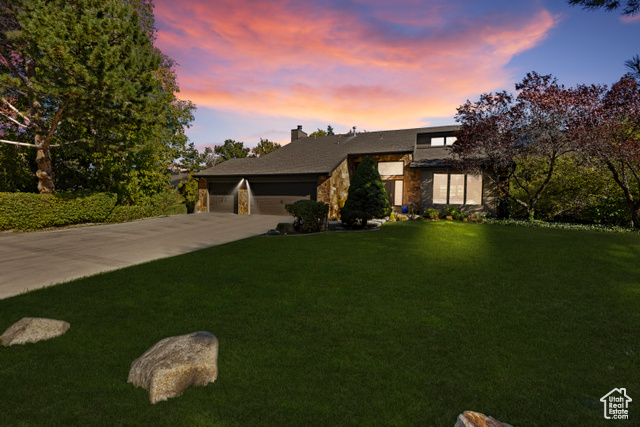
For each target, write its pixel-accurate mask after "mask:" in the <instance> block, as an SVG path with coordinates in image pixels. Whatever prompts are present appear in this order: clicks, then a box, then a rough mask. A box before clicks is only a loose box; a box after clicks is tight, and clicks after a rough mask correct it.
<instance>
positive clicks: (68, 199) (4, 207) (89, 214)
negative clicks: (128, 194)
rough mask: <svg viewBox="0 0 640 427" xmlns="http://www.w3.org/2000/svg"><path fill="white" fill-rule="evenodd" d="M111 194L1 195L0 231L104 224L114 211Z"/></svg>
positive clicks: (112, 195)
mask: <svg viewBox="0 0 640 427" xmlns="http://www.w3.org/2000/svg"><path fill="white" fill-rule="evenodd" d="M116 199H117V196H116V195H115V194H112V193H93V194H91V193H79V192H58V193H57V194H55V195H46V194H35V193H0V230H11V229H15V230H37V229H41V228H47V227H61V226H65V225H72V224H82V223H87V222H103V221H105V219H106V218H107V217H108V215H109V214H110V213H111V212H112V211H113V209H114V206H115V204H116Z"/></svg>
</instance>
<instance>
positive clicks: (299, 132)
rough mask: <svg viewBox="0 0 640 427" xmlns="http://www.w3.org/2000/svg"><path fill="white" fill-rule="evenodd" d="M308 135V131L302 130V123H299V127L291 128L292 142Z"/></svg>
mask: <svg viewBox="0 0 640 427" xmlns="http://www.w3.org/2000/svg"><path fill="white" fill-rule="evenodd" d="M306 136H307V133H306V132H305V131H303V130H302V125H298V129H291V142H293V141H295V140H296V139H300V138H304V137H306Z"/></svg>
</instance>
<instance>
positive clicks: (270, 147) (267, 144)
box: [249, 138, 281, 157]
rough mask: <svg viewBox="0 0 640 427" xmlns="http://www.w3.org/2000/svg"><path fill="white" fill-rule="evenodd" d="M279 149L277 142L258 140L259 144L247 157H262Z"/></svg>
mask: <svg viewBox="0 0 640 427" xmlns="http://www.w3.org/2000/svg"><path fill="white" fill-rule="evenodd" d="M280 147H281V146H280V144H278V143H277V142H273V141H269V140H268V139H262V138H260V143H259V144H258V145H257V146H255V147H254V148H252V149H251V155H250V156H249V157H262V156H264V155H265V154H269V153H271V152H273V151H276V150H277V149H278V148H280Z"/></svg>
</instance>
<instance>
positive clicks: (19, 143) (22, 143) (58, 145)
mask: <svg viewBox="0 0 640 427" xmlns="http://www.w3.org/2000/svg"><path fill="white" fill-rule="evenodd" d="M80 141H82V139H76V140H75V141H69V142H63V143H61V144H54V145H50V146H49V147H60V146H62V145H65V144H75V143H76V142H80ZM0 142H4V143H5V144H13V145H20V146H23V147H36V148H38V145H36V144H28V143H26V142H15V141H7V140H6V139H0Z"/></svg>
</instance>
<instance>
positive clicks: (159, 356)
mask: <svg viewBox="0 0 640 427" xmlns="http://www.w3.org/2000/svg"><path fill="white" fill-rule="evenodd" d="M217 377H218V339H217V338H216V337H215V335H213V334H212V333H210V332H205V331H200V332H193V333H191V334H187V335H180V336H177V337H169V338H165V339H163V340H161V341H159V342H158V343H156V344H155V345H154V346H153V347H151V348H150V349H149V350H147V351H146V352H145V353H144V354H143V355H142V356H140V357H139V358H137V359H136V360H134V362H133V363H132V364H131V370H130V371H129V378H128V380H127V382H129V383H133V385H135V386H138V387H143V388H144V389H146V390H147V391H148V392H149V399H150V400H151V403H156V402H159V401H161V400H167V399H168V398H170V397H175V396H178V395H179V394H180V393H182V392H183V391H184V390H185V389H186V388H187V387H189V386H192V385H193V386H200V385H206V384H208V383H210V382H213V381H215V380H216V378H217Z"/></svg>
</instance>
